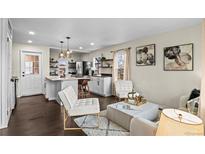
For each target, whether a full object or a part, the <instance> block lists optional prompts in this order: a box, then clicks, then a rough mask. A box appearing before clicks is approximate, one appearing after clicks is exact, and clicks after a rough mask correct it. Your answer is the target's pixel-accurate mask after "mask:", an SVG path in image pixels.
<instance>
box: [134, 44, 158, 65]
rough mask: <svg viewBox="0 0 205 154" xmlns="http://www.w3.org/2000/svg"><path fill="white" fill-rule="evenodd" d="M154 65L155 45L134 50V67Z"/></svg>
mask: <svg viewBox="0 0 205 154" xmlns="http://www.w3.org/2000/svg"><path fill="white" fill-rule="evenodd" d="M152 65H155V44H150V45H145V46H141V47H137V48H136V66H152Z"/></svg>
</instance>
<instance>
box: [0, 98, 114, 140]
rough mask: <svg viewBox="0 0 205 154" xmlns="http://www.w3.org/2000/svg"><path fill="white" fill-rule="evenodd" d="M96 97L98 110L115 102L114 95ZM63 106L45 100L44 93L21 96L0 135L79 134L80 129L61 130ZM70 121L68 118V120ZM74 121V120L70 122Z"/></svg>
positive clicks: (80, 132) (81, 133)
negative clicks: (7, 125) (98, 103)
mask: <svg viewBox="0 0 205 154" xmlns="http://www.w3.org/2000/svg"><path fill="white" fill-rule="evenodd" d="M91 97H98V98H99V102H100V110H101V111H102V110H105V109H106V107H107V105H108V104H112V103H114V102H116V99H115V98H114V97H100V96H96V95H92V96H91ZM63 111H64V110H63V107H61V106H60V105H59V104H58V103H57V102H55V101H47V100H46V99H45V98H44V95H37V96H30V97H22V98H19V99H18V103H17V107H16V109H15V110H14V111H13V113H12V115H11V119H10V121H9V127H8V128H5V129H1V130H0V135H4V136H6V135H8V136H56V135H60V136H63V135H67V136H79V135H85V134H84V133H83V131H81V130H75V131H64V130H63ZM69 121H70V120H69ZM72 123H74V122H72Z"/></svg>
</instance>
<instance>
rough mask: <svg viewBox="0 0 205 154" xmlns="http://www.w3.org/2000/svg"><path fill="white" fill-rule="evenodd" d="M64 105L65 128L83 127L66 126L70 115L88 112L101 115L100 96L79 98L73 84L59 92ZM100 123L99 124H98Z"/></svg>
mask: <svg viewBox="0 0 205 154" xmlns="http://www.w3.org/2000/svg"><path fill="white" fill-rule="evenodd" d="M58 96H59V98H60V99H61V101H62V103H63V105H64V108H65V110H64V130H75V129H81V128H66V126H65V125H66V124H65V123H66V120H67V118H68V116H70V117H75V116H82V115H88V114H96V115H97V116H99V112H100V105H99V100H98V98H86V99H78V98H77V95H76V93H75V91H74V90H73V88H72V87H71V86H69V87H67V88H65V89H64V90H62V91H60V92H59V93H58ZM98 118H99V117H98ZM97 125H99V124H97Z"/></svg>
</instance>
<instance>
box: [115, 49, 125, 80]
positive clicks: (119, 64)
mask: <svg viewBox="0 0 205 154" xmlns="http://www.w3.org/2000/svg"><path fill="white" fill-rule="evenodd" d="M115 58H116V59H115V62H116V64H115V69H116V73H117V74H116V75H117V80H123V78H124V71H125V70H124V67H125V51H124V50H122V51H119V52H117V53H116V55H115Z"/></svg>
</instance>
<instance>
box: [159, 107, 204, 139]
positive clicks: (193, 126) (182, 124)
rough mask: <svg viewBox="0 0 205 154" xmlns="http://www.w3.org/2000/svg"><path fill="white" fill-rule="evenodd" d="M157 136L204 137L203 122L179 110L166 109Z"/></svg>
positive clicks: (162, 114)
mask: <svg viewBox="0 0 205 154" xmlns="http://www.w3.org/2000/svg"><path fill="white" fill-rule="evenodd" d="M156 135H157V136H203V135H204V125H203V122H202V120H201V119H200V118H199V117H197V116H195V115H193V114H190V113H188V112H184V111H182V110H178V109H164V110H163V111H162V113H161V117H160V121H159V127H158V129H157V133H156Z"/></svg>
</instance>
